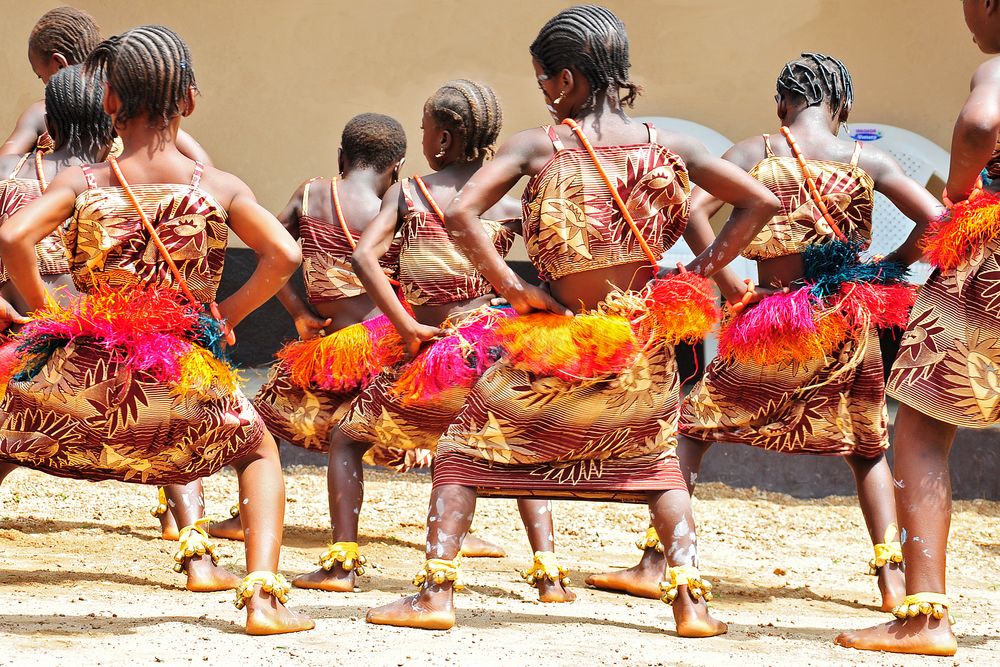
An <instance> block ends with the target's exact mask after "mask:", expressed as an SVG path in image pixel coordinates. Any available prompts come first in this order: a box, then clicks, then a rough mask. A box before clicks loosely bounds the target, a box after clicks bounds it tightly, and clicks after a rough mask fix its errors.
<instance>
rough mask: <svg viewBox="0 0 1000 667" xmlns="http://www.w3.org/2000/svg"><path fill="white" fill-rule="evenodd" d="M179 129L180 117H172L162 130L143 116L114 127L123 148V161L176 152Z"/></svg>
mask: <svg viewBox="0 0 1000 667" xmlns="http://www.w3.org/2000/svg"><path fill="white" fill-rule="evenodd" d="M158 122H159V121H158ZM180 129H181V117H180V116H174V117H173V118H171V119H170V120H168V121H167V122H166V125H165V126H164V127H162V128H161V127H158V126H157V125H155V124H153V123H152V122H150V121H149V120H148V119H147V118H145V117H143V116H138V117H136V118H131V119H129V120H128V121H127V122H126V123H124V124H119V125H118V126H116V127H115V131H116V132H117V133H118V136H119V137H121V140H122V144H123V147H124V150H123V151H122V155H121V157H122V159H124V158H126V157H128V156H131V155H136V154H143V153H144V154H146V155H148V156H149V157H152V156H153V155H154V154H156V153H163V152H168V151H177V150H178V149H177V133H178V132H179V131H180Z"/></svg>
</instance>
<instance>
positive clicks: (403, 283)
mask: <svg viewBox="0 0 1000 667" xmlns="http://www.w3.org/2000/svg"><path fill="white" fill-rule="evenodd" d="M402 191H403V198H404V200H405V202H406V208H407V213H406V216H405V218H404V221H403V227H402V236H403V245H402V249H401V251H400V255H399V282H400V287H401V288H402V292H403V295H404V296H405V297H406V300H407V302H408V303H410V304H411V305H415V306H442V305H446V304H449V303H454V302H457V301H468V300H470V299H475V298H478V297H482V296H486V295H488V294H491V293H492V292H493V287H492V286H491V285H490V284H489V282H488V281H487V280H486V279H484V278H483V277H482V276H481V275H480V274H479V272H478V271H476V269H475V268H474V267H473V266H472V264H471V263H470V262H469V260H468V259H467V258H466V257H465V255H464V254H463V253H462V252H461V251H460V250H459V249H458V246H456V245H455V244H454V242H453V241H452V240H451V238H450V237H449V235H448V231H447V229H446V228H445V226H444V221H443V220H442V219H441V218H440V217H438V215H437V214H436V213H433V212H431V211H429V210H427V208H425V204H423V203H421V204H418V203H417V198H416V195H415V193H414V190H413V187H412V183H411V180H410V179H407V180H405V181H403V183H402ZM427 194H429V193H427ZM430 203H431V202H426V204H430ZM430 208H434V207H433V206H431V207H430ZM506 222H507V223H511V222H514V221H506ZM483 225H484V227H485V229H486V232H487V233H488V234H489V235H490V237H491V238H492V240H493V244H494V247H495V248H496V249H497V252H499V253H500V254H501V255H503V256H506V255H507V253H508V252H510V248H511V245H512V243H513V240H514V232H513V231H511V229H510V228H509V226H506V225H505V222H495V221H489V220H484V221H483ZM502 316H503V314H502V312H501V311H499V310H497V309H493V308H490V307H488V306H487V307H482V308H477V309H475V310H472V311H470V312H467V313H460V314H457V315H454V316H453V317H452V318H451V319H450V320H449V321H447V322H444V323H442V325H441V327H442V328H446V329H454V330H457V331H458V332H459V334H460V333H461V331H462V329H463V327H466V326H470V325H474V324H482V323H484V322H485V323H487V324H486V326H487V327H489V326H492V325H493V324H495V322H496V321H498V320H499V318H501V317H502ZM441 342H442V341H438V342H437V343H433V344H431V345H429V346H427V347H426V348H425V349H424V350H423V351H421V354H420V355H418V357H417V358H416V359H415V360H414V361H413V362H408V363H407V362H403V363H401V364H398V365H397V366H396V367H394V368H391V369H388V370H386V371H385V372H384V373H382V374H381V375H379V376H378V377H377V378H376V379H375V380H374V381H373V382H372V383H371V384H370V385H369V386H368V387H366V388H365V389H364V390H363V391H362V392H361V393H360V394H359V395H358V397H357V398H356V399H355V400H354V402H353V403H352V404H351V408H350V411H349V412H348V414H347V416H346V417H345V418H344V421H343V422H342V423H341V425H340V428H341V431H342V432H343V433H344V434H345V435H347V436H348V437H350V438H353V439H355V440H358V441H360V442H368V443H372V444H373V445H375V446H376V447H395V448H399V449H403V450H407V451H414V450H425V451H430V452H433V451H434V449H435V448H436V446H437V441H438V439H439V438H440V437H441V434H442V433H444V431H445V429H446V428H448V425H449V424H451V422H452V421H453V420H454V418H455V416H456V415H457V414H458V411H459V410H461V408H462V405H463V404H464V403H465V398H466V396H468V393H469V387H468V386H451V387H448V388H446V389H445V390H444V391H441V392H437V393H435V395H434V396H433V397H428V396H422V397H420V398H419V399H416V400H411V399H409V398H408V397H407V396H405V395H401V394H400V393H399V391H398V390H397V383H398V381H399V379H400V378H401V377H402V376H403V375H404V374H405V373H406V371H407V369H408V367H409V365H410V364H419V363H421V360H422V358H424V359H426V358H427V357H428V355H431V354H433V347H434V345H437V344H441ZM470 362H474V360H472V359H470Z"/></svg>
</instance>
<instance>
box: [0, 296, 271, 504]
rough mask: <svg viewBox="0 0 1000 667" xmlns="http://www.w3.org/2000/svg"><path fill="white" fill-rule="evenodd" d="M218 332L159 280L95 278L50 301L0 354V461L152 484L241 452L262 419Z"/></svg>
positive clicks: (196, 472)
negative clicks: (115, 283) (118, 282)
mask: <svg viewBox="0 0 1000 667" xmlns="http://www.w3.org/2000/svg"><path fill="white" fill-rule="evenodd" d="M222 338H223V334H222V331H221V329H220V328H219V327H218V326H217V324H216V323H215V322H214V320H212V319H211V318H210V317H207V316H206V315H205V314H204V313H203V312H202V311H201V310H200V308H198V307H197V306H194V305H191V304H189V303H187V302H186V301H185V300H184V299H183V297H181V296H180V295H178V294H177V293H176V292H175V291H174V290H171V289H169V288H162V287H156V286H144V285H135V284H132V285H126V286H119V287H112V286H109V285H104V284H98V285H95V286H94V288H93V289H92V291H91V292H90V293H87V294H84V295H82V296H80V297H78V298H77V299H75V300H74V301H73V302H72V303H70V304H69V305H68V306H66V307H60V306H59V305H57V304H51V305H50V306H48V307H47V309H46V310H45V311H43V312H41V313H39V314H38V315H37V316H36V317H35V319H34V320H33V321H32V322H31V323H29V324H27V325H26V326H25V327H24V329H22V331H21V332H19V333H18V334H17V336H15V338H14V342H13V343H9V344H8V345H15V346H16V348H15V349H14V351H13V353H11V350H10V348H9V347H8V348H7V349H6V350H5V351H4V354H2V355H0V358H2V359H3V360H4V361H5V363H3V364H2V365H0V376H2V377H0V380H2V381H4V382H5V383H6V390H5V391H4V393H3V398H2V401H0V422H2V424H0V460H3V461H7V462H10V463H15V464H17V465H22V466H26V467H30V468H34V469H37V470H41V471H43V472H48V473H51V474H54V475H59V476H63V477H73V478H79V479H88V480H103V479H113V480H118V481H125V482H138V483H144V484H158V485H162V484H175V483H176V484H184V483H187V482H190V481H192V480H195V479H198V478H200V477H206V476H209V475H211V474H214V473H215V472H217V471H218V470H219V469H221V468H222V467H223V466H225V465H228V464H229V463H232V462H233V461H236V460H238V459H240V458H242V457H244V456H246V455H249V454H250V453H252V452H253V451H255V450H256V449H257V447H259V445H260V442H261V440H262V438H263V437H264V433H265V431H264V425H263V423H262V422H261V420H260V417H259V416H258V415H257V413H256V411H255V410H254V409H253V407H252V406H251V405H250V403H249V401H247V399H246V398H245V397H244V396H243V393H242V392H241V391H240V389H239V387H238V378H237V376H236V374H235V372H234V371H233V370H232V369H231V368H230V367H229V366H228V365H227V364H226V363H225V362H224V361H222V360H221V359H220V356H221V354H220V352H219V351H220V349H221V346H220V341H221V340H222ZM213 350H215V352H214V353H213Z"/></svg>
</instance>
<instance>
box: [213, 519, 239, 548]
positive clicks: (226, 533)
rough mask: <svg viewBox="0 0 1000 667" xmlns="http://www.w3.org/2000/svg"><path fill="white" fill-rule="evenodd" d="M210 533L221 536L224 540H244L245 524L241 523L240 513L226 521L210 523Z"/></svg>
mask: <svg viewBox="0 0 1000 667" xmlns="http://www.w3.org/2000/svg"><path fill="white" fill-rule="evenodd" d="M208 534H209V535H211V536H212V537H219V538H222V539H224V540H236V541H237V542H242V541H243V524H242V523H240V517H239V515H237V516H234V517H230V518H228V519H226V520H225V521H219V522H215V521H213V522H212V523H210V524H208Z"/></svg>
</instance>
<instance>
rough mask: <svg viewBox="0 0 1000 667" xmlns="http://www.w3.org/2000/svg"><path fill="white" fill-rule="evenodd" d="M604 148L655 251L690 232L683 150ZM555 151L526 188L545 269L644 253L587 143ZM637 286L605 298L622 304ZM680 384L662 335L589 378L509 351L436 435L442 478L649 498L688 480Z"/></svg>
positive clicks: (555, 272) (517, 489) (535, 245)
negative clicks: (540, 367) (529, 363)
mask: <svg viewBox="0 0 1000 667" xmlns="http://www.w3.org/2000/svg"><path fill="white" fill-rule="evenodd" d="M649 129H650V138H649V142H648V143H643V144H635V145H625V146H599V147H596V151H597V153H598V156H599V159H600V161H601V163H602V165H603V167H604V169H605V170H606V171H607V172H608V174H609V176H610V177H611V179H612V180H613V182H614V183H615V184H616V187H617V189H618V192H619V194H620V196H621V198H622V200H623V201H624V202H625V203H626V206H627V207H628V209H629V211H630V213H631V214H632V217H633V218H634V220H635V222H636V223H637V224H638V226H639V228H640V229H641V232H642V234H643V237H644V239H645V240H646V242H647V243H648V244H649V247H650V248H651V249H652V250H653V252H655V253H656V254H658V255H662V253H663V251H664V250H665V249H666V248H669V247H670V246H671V245H673V244H674V243H675V242H676V240H677V239H678V238H679V237H680V235H681V233H682V232H683V230H684V225H685V223H686V220H687V214H688V206H689V197H688V194H689V184H688V174H687V169H686V167H685V165H684V162H683V160H681V158H680V157H679V156H678V155H676V154H675V153H673V152H672V151H670V150H668V149H667V148H665V147H663V146H660V145H659V144H657V143H656V136H655V130H654V129H653V128H652V127H650V128H649ZM545 130H546V132H547V133H548V135H549V138H550V139H551V140H552V143H553V147H554V148H555V154H554V155H553V157H552V159H551V160H550V161H549V163H548V164H547V165H545V167H543V169H542V170H541V171H540V172H539V173H538V174H536V175H535V176H534V177H533V178H532V179H531V181H530V182H529V183H528V186H527V188H526V189H525V191H524V195H523V206H524V234H525V241H526V244H527V247H528V253H529V256H530V258H531V261H532V263H533V264H534V265H535V267H536V268H537V269H538V272H539V273H540V274H541V275H542V276H543V277H545V278H547V279H558V278H561V277H564V276H567V275H571V274H575V273H580V272H584V271H590V270H593V269H598V268H602V267H610V266H616V265H621V264H629V263H633V262H643V261H646V256H645V254H644V253H643V251H642V249H641V247H640V246H639V244H638V243H637V242H636V240H635V237H634V236H633V235H632V232H631V231H630V229H629V227H628V223H627V222H626V220H625V218H624V216H623V215H622V214H621V212H620V211H619V209H618V207H617V205H616V203H615V201H614V199H613V197H612V195H611V193H610V192H609V191H608V188H607V186H606V185H605V183H604V181H603V180H602V179H601V176H600V173H599V172H598V170H597V168H596V167H595V165H594V163H593V162H592V160H591V158H590V156H589V155H588V154H587V153H586V152H585V150H584V149H583V148H565V147H564V146H563V145H562V142H561V141H560V140H559V138H558V135H557V134H556V133H555V131H554V130H553V128H551V127H547V128H545ZM633 295H634V293H626V294H624V295H614V296H611V297H608V299H607V301H606V303H605V304H604V306H603V311H604V312H607V313H611V314H613V313H615V312H616V310H617V307H618V304H619V302H621V301H628V300H629V298H630V297H631V296H633ZM679 389H680V382H679V380H678V377H677V365H676V360H675V355H674V349H673V347H672V346H670V345H667V344H663V343H661V344H658V345H657V344H654V345H651V346H649V347H648V348H647V349H644V350H643V351H642V352H640V353H639V354H637V355H636V356H635V357H634V359H633V360H632V361H631V363H630V364H629V365H628V366H627V367H626V368H625V369H624V370H622V371H621V372H619V373H615V374H611V375H608V376H606V377H600V378H596V379H587V380H585V381H569V380H565V379H560V378H558V377H551V376H541V375H536V374H534V373H532V372H529V371H526V370H521V369H519V368H516V367H515V366H514V365H513V364H512V363H510V362H509V361H507V360H501V361H499V362H498V363H496V364H495V365H493V366H492V367H491V368H490V369H489V370H487V371H486V373H485V374H484V375H483V377H482V378H481V379H480V380H479V381H478V382H477V383H476V385H475V387H473V389H472V392H471V394H470V395H469V397H468V399H467V400H466V403H465V407H464V408H463V409H462V412H461V413H460V414H459V415H458V417H457V418H456V419H455V421H454V423H453V424H452V425H451V426H450V427H449V428H448V431H447V433H446V434H445V436H444V437H443V438H442V439H441V441H440V443H439V444H438V454H437V459H436V461H435V467H434V484H435V485H438V484H460V485H463V486H471V487H475V488H476V490H477V492H478V493H479V494H480V495H486V496H504V497H511V496H515V497H516V496H540V497H549V498H552V497H557V498H558V497H566V498H583V499H603V500H619V501H626V502H645V501H646V494H647V492H649V491H660V490H669V489H685V488H686V486H685V483H684V479H683V476H682V475H681V472H680V467H679V465H678V463H677V458H676V453H675V449H676V444H677V443H676V424H677V413H678V405H679V402H680V396H679Z"/></svg>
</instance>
